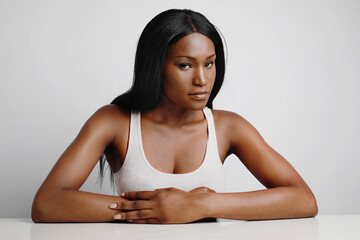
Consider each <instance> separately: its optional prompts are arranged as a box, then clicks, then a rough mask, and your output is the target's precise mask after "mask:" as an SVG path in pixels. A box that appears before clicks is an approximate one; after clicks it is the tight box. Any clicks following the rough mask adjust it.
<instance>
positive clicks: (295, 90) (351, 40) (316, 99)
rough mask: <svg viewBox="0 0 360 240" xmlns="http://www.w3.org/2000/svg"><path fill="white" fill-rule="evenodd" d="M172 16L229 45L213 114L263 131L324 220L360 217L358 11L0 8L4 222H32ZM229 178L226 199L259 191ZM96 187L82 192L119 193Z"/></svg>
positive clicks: (162, 5)
mask: <svg viewBox="0 0 360 240" xmlns="http://www.w3.org/2000/svg"><path fill="white" fill-rule="evenodd" d="M219 2H221V3H219ZM169 8H191V9H193V10H196V11H200V12H202V13H203V14H205V15H206V16H207V17H208V18H209V19H210V21H212V22H213V23H214V24H215V25H216V26H217V27H218V28H219V29H220V30H221V32H222V34H223V35H224V37H225V39H226V43H227V48H228V61H227V72H226V78H225V83H224V86H223V89H222V90H221V92H220V94H219V95H218V97H217V99H216V101H215V108H216V109H226V110H230V111H234V112H236V113H238V114H240V115H242V116H243V117H245V118H246V119H247V120H248V121H250V122H251V123H252V124H253V125H254V126H255V127H256V128H257V129H258V131H259V132H260V133H261V134H262V136H263V137H264V139H265V140H266V141H267V142H268V143H269V144H270V145H271V146H272V147H273V148H274V149H275V150H277V151H278V152H279V153H281V154H282V155H283V156H284V157H285V158H286V159H287V160H288V161H289V162H290V163H291V164H292V165H293V166H294V167H295V168H296V169H297V170H298V171H299V173H300V174H301V176H302V177H303V178H304V179H305V181H306V182H307V183H308V184H309V186H310V187H311V189H312V190H313V192H314V193H315V195H316V197H317V200H318V204H319V210H320V214H360V205H359V202H360V188H359V182H360V177H359V174H358V172H359V170H360V148H359V143H360V137H359V134H360V128H359V122H360V94H359V90H360V44H359V43H360V1H350V0H338V1H330V0H329V1H321V0H297V1H291V0H290V1H289V0H275V1H266V0H257V1H254V0H247V1H239V0H233V1H211V0H204V1H203V0H201V1H193V0H190V1H187V0H183V1H169V0H163V1H160V0H158V1H153V0H152V1H115V0H113V1H111V0H105V1H104V0H101V1H100V0H98V1H94V0H90V1H89V0H78V1H72V0H67V1H54V0H43V1H40V0H32V1H25V0H17V1H16V0H15V1H14V0H0V81H1V87H0V100H1V101H0V110H1V118H0V121H1V124H0V149H1V163H0V194H1V197H0V217H29V216H30V210H31V203H32V199H33V197H34V195H35V193H36V191H37V189H38V187H39V186H40V184H41V183H42V181H43V180H44V179H45V177H46V176H47V174H48V173H49V171H50V169H51V168H52V166H53V165H54V163H55V162H56V161H57V159H58V158H59V156H60V155H61V153H62V152H63V151H64V150H65V148H66V147H67V146H68V145H69V144H70V143H71V141H72V140H73V139H74V138H75V136H76V135H77V133H78V131H79V130H80V128H81V127H82V125H83V124H84V122H85V121H86V120H87V119H88V118H89V117H90V116H91V115H92V114H93V113H94V112H95V111H96V110H97V109H98V108H99V107H101V106H103V105H105V104H108V103H109V102H110V101H111V100H112V99H113V98H115V97H116V96H117V95H119V94H120V93H122V92H124V91H126V90H127V89H128V88H129V87H130V85H131V81H132V80H131V79H132V71H133V61H134V53H135V49H136V44H137V40H138V37H139V35H140V33H141V31H142V29H143V28H144V26H145V25H146V23H147V22H148V21H149V20H150V19H151V18H152V17H154V16H155V15H156V14H158V13H160V12H161V11H163V10H166V9H169ZM225 168H226V173H227V179H226V183H227V189H228V191H248V190H256V189H261V188H263V186H262V185H261V184H259V183H258V182H257V180H256V179H255V178H254V177H253V176H252V175H251V174H250V173H249V172H248V171H247V169H246V168H245V167H244V166H243V165H242V163H241V162H240V161H239V160H238V159H237V158H236V157H234V156H232V157H230V158H229V159H227V161H226V163H225ZM97 177H98V168H95V169H94V171H93V173H92V174H91V175H90V177H89V179H88V181H87V182H86V183H85V184H84V186H83V187H82V189H83V190H87V191H94V192H102V193H110V194H113V193H115V192H114V191H113V189H112V188H111V187H110V186H109V184H108V181H107V180H105V181H104V185H103V186H102V187H101V186H100V184H99V182H98V181H97Z"/></svg>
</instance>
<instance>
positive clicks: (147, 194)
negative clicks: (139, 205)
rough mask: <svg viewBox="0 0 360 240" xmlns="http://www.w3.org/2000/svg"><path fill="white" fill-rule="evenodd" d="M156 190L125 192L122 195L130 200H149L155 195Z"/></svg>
mask: <svg viewBox="0 0 360 240" xmlns="http://www.w3.org/2000/svg"><path fill="white" fill-rule="evenodd" d="M154 194H155V192H154V191H137V192H123V193H121V194H120V196H121V197H123V198H126V199H128V200H149V199H151V198H152V197H153V196H154Z"/></svg>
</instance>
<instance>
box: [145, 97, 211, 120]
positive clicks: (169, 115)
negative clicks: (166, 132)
mask: <svg viewBox="0 0 360 240" xmlns="http://www.w3.org/2000/svg"><path fill="white" fill-rule="evenodd" d="M142 116H143V117H144V118H147V119H150V120H152V121H154V122H159V123H163V124H167V125H169V126H173V127H181V126H183V125H186V124H189V123H193V122H198V121H201V120H204V118H205V117H204V114H203V111H202V109H188V108H184V107H181V106H179V105H175V104H174V103H172V102H170V101H169V100H165V99H163V100H162V101H161V102H160V104H159V105H158V106H157V107H156V108H155V109H153V110H151V111H149V112H146V113H143V114H142Z"/></svg>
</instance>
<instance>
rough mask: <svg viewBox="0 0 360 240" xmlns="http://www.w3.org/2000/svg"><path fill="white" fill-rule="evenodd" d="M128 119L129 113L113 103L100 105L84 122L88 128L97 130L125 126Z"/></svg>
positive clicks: (111, 129)
mask: <svg viewBox="0 0 360 240" xmlns="http://www.w3.org/2000/svg"><path fill="white" fill-rule="evenodd" d="M129 121H130V113H129V112H127V111H125V110H123V109H121V108H120V107H118V106H117V105H115V104H108V105H105V106H102V107H100V108H99V109H98V110H97V111H96V112H95V113H94V114H93V115H92V116H91V117H90V118H89V119H88V121H87V122H86V124H85V125H88V126H89V127H90V128H96V129H99V130H106V129H109V130H110V131H113V130H114V129H115V128H121V127H124V128H127V125H128V124H129Z"/></svg>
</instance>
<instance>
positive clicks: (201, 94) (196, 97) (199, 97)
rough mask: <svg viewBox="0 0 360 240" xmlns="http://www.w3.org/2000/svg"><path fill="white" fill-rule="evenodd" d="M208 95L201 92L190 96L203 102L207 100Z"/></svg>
mask: <svg viewBox="0 0 360 240" xmlns="http://www.w3.org/2000/svg"><path fill="white" fill-rule="evenodd" d="M208 94H209V92H205V91H201V92H194V93H190V94H189V96H190V97H192V98H194V99H196V100H203V99H206V98H207V96H208Z"/></svg>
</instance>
